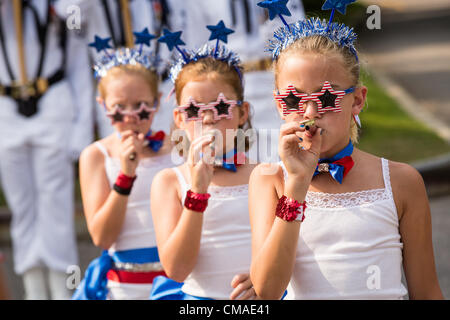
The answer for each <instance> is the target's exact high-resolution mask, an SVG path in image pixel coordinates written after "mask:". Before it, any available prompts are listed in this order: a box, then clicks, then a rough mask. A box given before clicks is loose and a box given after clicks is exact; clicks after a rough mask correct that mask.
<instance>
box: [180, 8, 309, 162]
mask: <svg viewBox="0 0 450 320" xmlns="http://www.w3.org/2000/svg"><path fill="white" fill-rule="evenodd" d="M171 1H172V2H177V4H176V5H173V7H175V9H174V10H178V11H179V12H178V13H177V14H176V15H177V16H178V17H181V20H180V23H181V25H182V29H181V30H182V31H183V34H182V37H181V38H182V40H183V41H184V42H186V48H189V49H193V48H198V47H200V46H201V45H203V44H204V43H206V42H207V41H208V39H209V36H210V34H211V33H210V31H209V30H208V29H207V28H206V26H207V25H216V24H217V23H218V22H219V21H220V20H223V22H224V23H225V25H226V27H227V28H230V29H233V30H234V31H235V32H234V33H233V34H230V35H229V36H228V43H227V44H226V46H227V47H228V48H229V49H231V50H233V51H234V52H236V53H237V54H238V55H239V56H240V58H241V61H243V63H244V64H246V63H250V64H254V63H255V62H257V61H258V60H263V59H267V58H270V54H269V53H268V52H265V47H266V44H267V40H268V39H270V38H271V37H272V35H273V31H275V29H276V28H277V27H279V26H282V25H283V23H282V22H281V21H280V19H274V20H272V21H270V20H269V19H268V17H267V14H266V11H265V10H264V9H263V8H261V7H258V6H257V3H258V2H260V1H261V0H215V1H209V0H189V1H183V0H171ZM287 7H288V9H289V10H290V12H291V14H292V16H291V17H286V19H287V21H288V23H290V22H295V21H297V20H300V19H303V18H304V17H305V14H304V9H303V4H302V1H301V0H291V1H289V2H288V5H287ZM174 31H177V30H174ZM210 42H211V44H214V42H213V41H210ZM244 82H245V83H244V85H245V100H247V101H249V102H250V104H251V108H252V109H253V111H252V125H253V128H255V129H258V130H259V129H272V130H275V132H274V133H272V134H273V135H272V137H271V138H268V139H270V140H267V141H270V142H271V147H270V146H268V147H267V148H271V149H272V154H269V153H268V151H270V149H267V152H266V148H264V147H262V146H260V147H259V157H258V158H259V161H262V162H270V161H278V152H277V150H278V149H277V143H278V133H277V132H276V130H279V128H280V125H281V123H282V120H281V119H280V117H279V116H278V113H277V110H276V106H275V102H274V98H273V90H274V76H273V73H272V72H271V71H250V72H246V73H245V75H244ZM268 134H270V132H268ZM265 141H266V139H259V143H264V142H265ZM254 148H256V143H254V144H253V146H252V148H251V149H250V151H249V153H250V154H251V155H252V152H254V151H255V149H254ZM252 157H254V158H256V157H255V156H252Z"/></svg>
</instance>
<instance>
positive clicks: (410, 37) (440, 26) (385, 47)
mask: <svg viewBox="0 0 450 320" xmlns="http://www.w3.org/2000/svg"><path fill="white" fill-rule="evenodd" d="M365 2H367V3H377V2H378V3H379V4H380V5H381V29H380V30H368V29H366V28H364V29H363V30H361V32H360V34H359V47H360V50H361V51H362V52H363V53H364V56H365V58H366V60H367V61H366V62H367V63H368V65H369V66H370V67H371V68H372V69H374V70H378V71H381V72H383V73H384V74H385V75H387V76H388V77H389V78H390V79H392V80H393V81H395V82H396V83H397V84H399V85H400V86H401V87H403V88H404V90H405V91H406V92H407V93H408V94H409V95H410V96H411V97H412V98H413V102H412V103H417V105H418V106H420V107H422V108H424V109H425V110H426V111H428V112H430V113H432V114H433V115H434V116H435V117H436V118H438V119H440V120H441V121H442V122H443V124H444V125H446V126H447V127H450V90H449V88H450V32H449V30H450V2H449V1H448V0H431V1H417V0H408V1H406V0H396V1H389V2H388V1H380V0H379V1H376V0H375V1H373V0H368V1H365ZM408 3H409V4H408ZM427 4H428V5H427Z"/></svg>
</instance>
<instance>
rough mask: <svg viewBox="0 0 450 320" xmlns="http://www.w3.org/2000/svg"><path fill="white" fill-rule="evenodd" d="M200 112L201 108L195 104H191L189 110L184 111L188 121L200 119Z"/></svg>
mask: <svg viewBox="0 0 450 320" xmlns="http://www.w3.org/2000/svg"><path fill="white" fill-rule="evenodd" d="M199 110H200V108H199V107H197V106H195V104H194V103H193V102H191V104H190V105H189V107H188V108H186V109H184V111H186V116H187V118H188V119H191V118H198V116H199V114H198V111H199Z"/></svg>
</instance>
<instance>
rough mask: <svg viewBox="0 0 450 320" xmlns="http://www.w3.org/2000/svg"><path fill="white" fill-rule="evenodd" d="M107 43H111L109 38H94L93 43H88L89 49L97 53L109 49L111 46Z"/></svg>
mask: <svg viewBox="0 0 450 320" xmlns="http://www.w3.org/2000/svg"><path fill="white" fill-rule="evenodd" d="M109 41H111V38H100V37H99V36H95V40H94V42H91V43H89V47H94V48H95V49H96V50H97V52H100V51H102V50H105V49H111V46H110V45H109V43H108V42H109Z"/></svg>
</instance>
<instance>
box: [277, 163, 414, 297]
mask: <svg viewBox="0 0 450 320" xmlns="http://www.w3.org/2000/svg"><path fill="white" fill-rule="evenodd" d="M381 161H382V168H383V178H384V188H381V189H372V190H365V191H358V192H348V193H338V194H330V193H322V192H312V191H308V193H307V195H306V199H305V201H306V203H307V209H306V211H305V220H304V221H303V222H302V224H301V226H300V237H299V242H298V246H297V254H296V259H295V266H294V271H293V274H292V277H291V281H290V283H289V285H288V288H287V291H288V293H287V296H286V298H285V299H291V300H302V299H403V296H404V295H406V294H407V290H406V288H405V287H404V285H403V284H402V282H401V276H402V273H401V270H402V248H403V243H402V242H401V240H400V234H399V222H398V216H397V209H396V206H395V202H394V198H393V194H392V188H391V182H390V177H389V164H388V161H387V160H386V159H381ZM280 165H281V167H282V168H283V172H284V178H285V180H286V179H287V171H286V169H285V167H284V165H283V163H282V162H280Z"/></svg>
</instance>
